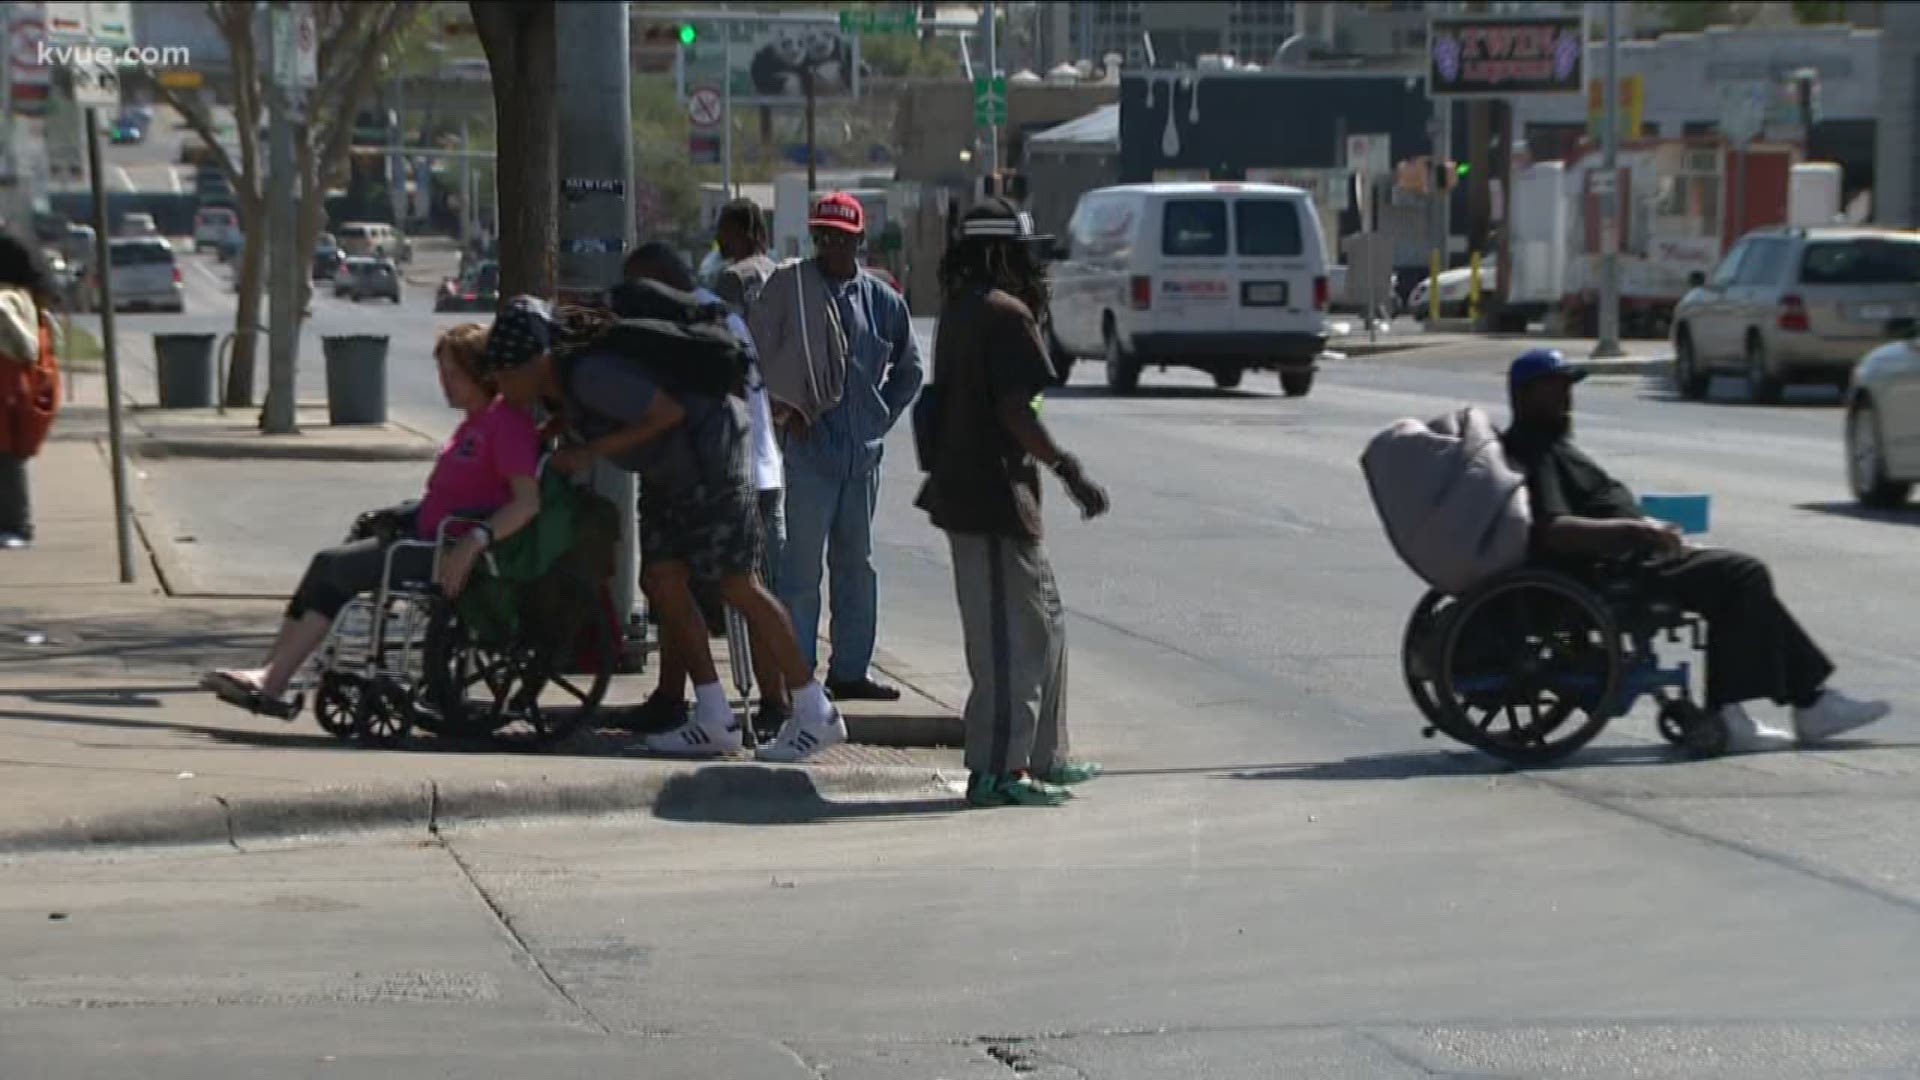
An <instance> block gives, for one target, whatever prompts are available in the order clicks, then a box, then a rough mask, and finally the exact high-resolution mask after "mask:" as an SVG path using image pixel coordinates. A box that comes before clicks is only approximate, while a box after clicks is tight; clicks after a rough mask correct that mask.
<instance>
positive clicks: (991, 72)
mask: <svg viewBox="0 0 1920 1080" xmlns="http://www.w3.org/2000/svg"><path fill="white" fill-rule="evenodd" d="M997 6H998V5H996V4H995V3H994V2H993V0H987V5H986V13H985V15H984V16H983V17H984V18H985V19H986V20H987V87H988V90H989V92H991V90H992V88H993V87H996V86H998V85H999V84H998V83H997V82H995V81H994V80H996V79H998V78H999V77H1000V45H999V41H1000V26H999V17H998V13H997V12H996V11H995V10H994V8H995V7H997ZM1167 96H1168V102H1169V105H1168V107H1169V108H1171V107H1172V105H1171V102H1172V96H1173V95H1172V94H1171V92H1169V94H1168V95H1167ZM999 171H1000V125H999V124H997V123H995V122H994V113H993V110H992V109H991V108H989V109H988V110H987V175H988V176H992V175H994V174H995V173H998V172H999Z"/></svg>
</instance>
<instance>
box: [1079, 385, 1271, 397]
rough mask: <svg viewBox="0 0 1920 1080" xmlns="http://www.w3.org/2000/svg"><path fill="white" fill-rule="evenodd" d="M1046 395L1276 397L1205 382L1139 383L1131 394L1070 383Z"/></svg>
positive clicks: (1103, 387)
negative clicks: (1161, 384) (1213, 385)
mask: <svg viewBox="0 0 1920 1080" xmlns="http://www.w3.org/2000/svg"><path fill="white" fill-rule="evenodd" d="M1047 396H1048V397H1049V398H1057V399H1059V400H1062V401H1065V400H1070V399H1074V398H1135V399H1139V400H1144V401H1220V400H1226V401H1235V400H1242V401H1254V400H1258V399H1260V398H1270V397H1278V396H1279V394H1278V393H1277V392H1276V393H1272V394H1262V393H1259V392H1256V391H1253V390H1219V389H1215V388H1212V387H1206V386H1147V385H1142V386H1141V387H1140V388H1139V389H1138V390H1135V391H1134V392H1133V393H1131V394H1116V393H1114V392H1113V391H1111V390H1109V389H1107V388H1106V387H1105V386H1101V385H1097V384H1090V383H1079V384H1076V385H1073V386H1056V387H1053V388H1052V389H1050V390H1048V391H1047Z"/></svg>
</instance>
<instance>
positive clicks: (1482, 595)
mask: <svg viewBox="0 0 1920 1080" xmlns="http://www.w3.org/2000/svg"><path fill="white" fill-rule="evenodd" d="M1645 565H1646V564H1645V563H1644V562H1640V561H1637V560H1633V561H1625V560H1623V561H1616V562H1611V563H1608V564H1605V565H1604V566H1603V567H1602V568H1601V569H1600V572H1599V573H1597V574H1595V575H1594V580H1593V581H1592V582H1588V581H1582V580H1580V579H1578V578H1575V577H1573V576H1571V575H1569V574H1565V573H1560V572H1558V571H1554V570H1548V569H1542V568H1537V567H1527V568H1521V569H1517V570H1510V571H1506V572H1504V573H1500V574H1496V575H1493V576H1492V577H1490V578H1488V579H1487V580H1486V581H1483V582H1481V583H1480V584H1478V585H1476V586H1475V587H1473V588H1472V589H1470V590H1467V591H1466V592H1465V593H1463V594H1461V595H1459V596H1451V595H1448V594H1446V593H1443V592H1441V591H1439V590H1432V591H1429V592H1428V593H1427V594H1426V595H1425V596H1424V597H1422V598H1421V599H1420V602H1419V603H1418V604H1417V605H1415V606H1414V609H1413V615H1412V617H1411V618H1409V619H1408V621H1407V628H1406V633H1405V635H1404V637H1403V639H1402V642H1401V648H1400V660H1401V667H1402V670H1403V672H1404V674H1405V677H1406V682H1407V690H1408V691H1409V692H1410V693H1411V694H1412V695H1413V700H1414V704H1415V705H1417V706H1418V707H1419V709H1420V712H1421V714H1422V715H1423V716H1425V717H1426V720H1427V727H1426V728H1424V729H1423V731H1422V734H1424V735H1426V736H1427V737H1428V738H1431V737H1433V735H1435V734H1436V733H1444V734H1446V735H1447V736H1449V737H1451V738H1453V739H1455V740H1457V741H1459V742H1462V743H1465V744H1466V745H1468V746H1471V747H1474V748H1475V749H1478V750H1481V751H1484V752H1485V753H1488V754H1491V755H1493V756H1494V757H1497V758H1500V759H1502V760H1504V761H1507V762H1509V763H1511V764H1515V765H1522V766H1527V765H1544V764H1548V763H1550V762H1555V761H1559V760H1560V759H1562V758H1565V757H1566V756H1567V755H1569V754H1572V753H1573V752H1575V751H1577V750H1579V749H1580V748H1581V747H1583V746H1585V745H1586V744H1587V743H1589V742H1591V741H1592V740H1593V739H1594V737H1595V736H1597V735H1599V734H1600V732H1601V730H1602V729H1603V728H1605V727H1606V726H1607V723H1608V722H1609V721H1611V720H1614V719H1617V718H1619V717H1622V716H1625V715H1627V714H1628V713H1630V712H1632V711H1633V708H1634V706H1635V705H1636V704H1637V703H1638V702H1639V700H1640V699H1641V698H1642V697H1651V698H1653V699H1654V700H1655V701H1656V702H1657V703H1658V706H1659V731H1660V734H1661V736H1662V737H1663V738H1665V739H1666V740H1667V741H1668V742H1669V743H1672V744H1673V745H1675V746H1678V747H1681V748H1683V749H1685V750H1687V751H1688V752H1690V753H1692V754H1694V755H1697V756H1701V757H1712V756H1717V755H1719V754H1721V753H1724V752H1725V751H1726V749H1727V742H1728V737H1729V733H1728V731H1727V728H1726V725H1725V724H1724V723H1723V722H1722V721H1721V720H1720V718H1719V717H1717V716H1715V715H1713V714H1711V713H1709V712H1707V711H1706V710H1705V709H1704V708H1702V707H1701V706H1700V705H1699V704H1697V703H1696V702H1695V701H1694V698H1693V694H1692V685H1693V664H1692V662H1691V661H1690V660H1683V661H1680V662H1678V663H1675V664H1673V665H1672V666H1662V662H1661V658H1660V655H1659V652H1658V649H1657V645H1658V644H1659V643H1660V642H1661V641H1663V640H1664V641H1666V642H1668V643H1675V644H1678V643H1684V644H1685V645H1687V646H1688V647H1689V648H1690V649H1692V650H1693V651H1694V652H1696V653H1697V652H1699V651H1700V650H1701V648H1702V647H1703V646H1704V644H1705V641H1706V627H1705V624H1704V623H1703V622H1702V621H1701V620H1700V619H1699V618H1698V617H1697V616H1695V615H1692V614H1690V613H1688V612H1686V611H1684V610H1682V609H1681V608H1680V607H1678V606H1677V605H1674V604H1671V603H1668V602H1666V601H1663V600H1659V599H1655V598H1654V597H1653V595H1652V593H1651V590H1650V589H1649V588H1648V587H1647V583H1646V581H1645V578H1644V573H1643V570H1644V567H1645Z"/></svg>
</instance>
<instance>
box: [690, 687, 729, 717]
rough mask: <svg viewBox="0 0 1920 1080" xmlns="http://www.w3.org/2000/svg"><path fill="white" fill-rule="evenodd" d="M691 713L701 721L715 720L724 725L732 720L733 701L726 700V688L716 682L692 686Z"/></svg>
mask: <svg viewBox="0 0 1920 1080" xmlns="http://www.w3.org/2000/svg"><path fill="white" fill-rule="evenodd" d="M693 715H694V716H695V717H696V718H698V719H699V720H700V722H701V723H703V724H706V723H714V722H717V723H719V725H720V726H721V727H726V726H727V725H728V724H730V723H732V721H733V703H732V702H730V701H728V700H727V691H726V688H725V687H723V686H721V685H720V684H719V683H718V682H710V683H707V684H706V685H704V686H696V687H694V688H693Z"/></svg>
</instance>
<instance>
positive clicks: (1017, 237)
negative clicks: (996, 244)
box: [960, 198, 1053, 243]
mask: <svg viewBox="0 0 1920 1080" xmlns="http://www.w3.org/2000/svg"><path fill="white" fill-rule="evenodd" d="M960 238H961V239H963V240H976V239H978V240H1012V241H1015V242H1017V243H1045V242H1047V241H1049V240H1052V239H1053V237H1051V236H1044V235H1041V234H1040V233H1037V232H1034V231H1033V215H1032V214H1029V213H1027V212H1026V211H1025V210H1022V209H1020V208H1019V207H1018V206H1015V205H1014V204H1013V203H1012V201H1010V200H1008V199H1002V198H992V199H988V200H986V201H985V202H982V203H980V204H979V205H978V206H975V207H974V208H973V209H971V210H969V211H967V213H966V216H965V217H963V218H961V219H960Z"/></svg>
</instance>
